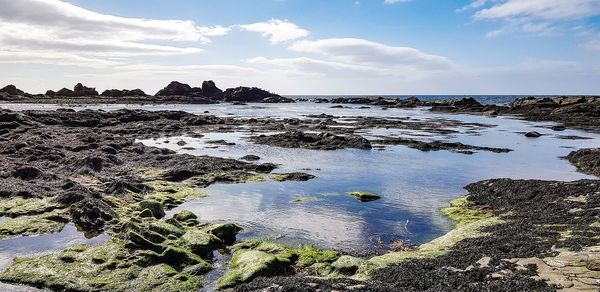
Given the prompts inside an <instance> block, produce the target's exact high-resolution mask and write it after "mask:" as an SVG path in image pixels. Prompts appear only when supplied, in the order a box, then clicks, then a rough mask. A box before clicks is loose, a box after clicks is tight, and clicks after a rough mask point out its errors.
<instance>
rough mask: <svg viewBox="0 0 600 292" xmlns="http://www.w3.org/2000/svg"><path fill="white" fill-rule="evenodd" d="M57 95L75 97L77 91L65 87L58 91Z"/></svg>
mask: <svg viewBox="0 0 600 292" xmlns="http://www.w3.org/2000/svg"><path fill="white" fill-rule="evenodd" d="M55 96H64V97H73V96H75V92H73V90H71V89H68V88H63V89H61V90H59V91H57V92H56V94H55Z"/></svg>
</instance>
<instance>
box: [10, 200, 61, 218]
mask: <svg viewBox="0 0 600 292" xmlns="http://www.w3.org/2000/svg"><path fill="white" fill-rule="evenodd" d="M57 208H58V202H57V201H56V200H55V199H54V198H42V199H40V198H21V197H12V198H7V199H2V200H0V216H8V217H17V216H23V215H34V214H40V213H45V212H50V211H52V210H54V209H57Z"/></svg>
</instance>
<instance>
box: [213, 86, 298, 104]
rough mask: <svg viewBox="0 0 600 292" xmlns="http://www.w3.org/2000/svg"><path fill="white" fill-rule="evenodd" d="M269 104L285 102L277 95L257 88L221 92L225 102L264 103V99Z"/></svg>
mask: <svg viewBox="0 0 600 292" xmlns="http://www.w3.org/2000/svg"><path fill="white" fill-rule="evenodd" d="M267 98H272V99H269V101H270V102H276V101H279V102H280V101H282V100H287V99H285V98H283V97H281V96H279V95H277V94H273V93H270V92H268V91H266V90H262V89H260V88H257V87H252V88H250V87H241V86H240V87H236V88H229V89H227V90H225V92H223V100H224V101H227V102H236V101H237V102H264V100H265V99H267Z"/></svg>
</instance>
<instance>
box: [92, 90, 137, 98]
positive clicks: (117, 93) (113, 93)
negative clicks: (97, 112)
mask: <svg viewBox="0 0 600 292" xmlns="http://www.w3.org/2000/svg"><path fill="white" fill-rule="evenodd" d="M101 95H102V96H106V97H144V96H147V94H146V93H145V92H144V91H143V90H141V89H133V90H127V89H123V90H118V89H108V90H105V91H104V92H102V94H101Z"/></svg>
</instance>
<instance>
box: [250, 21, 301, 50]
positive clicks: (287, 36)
mask: <svg viewBox="0 0 600 292" xmlns="http://www.w3.org/2000/svg"><path fill="white" fill-rule="evenodd" d="M240 28H241V29H242V30H245V31H251V32H258V33H261V34H262V35H263V36H264V37H268V38H269V39H270V40H271V43H273V44H279V43H283V42H287V41H291V40H295V39H299V38H303V37H306V36H308V35H309V34H310V32H309V31H308V30H305V29H303V28H301V27H299V26H298V25H296V24H294V23H292V22H290V21H288V20H287V19H285V20H281V19H271V20H269V21H263V22H257V23H252V24H243V25H240Z"/></svg>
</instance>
